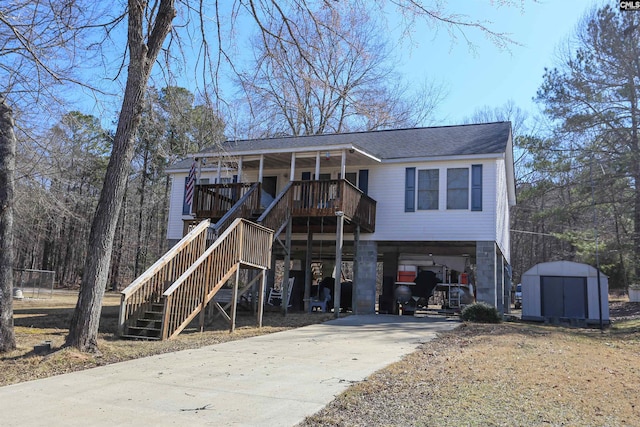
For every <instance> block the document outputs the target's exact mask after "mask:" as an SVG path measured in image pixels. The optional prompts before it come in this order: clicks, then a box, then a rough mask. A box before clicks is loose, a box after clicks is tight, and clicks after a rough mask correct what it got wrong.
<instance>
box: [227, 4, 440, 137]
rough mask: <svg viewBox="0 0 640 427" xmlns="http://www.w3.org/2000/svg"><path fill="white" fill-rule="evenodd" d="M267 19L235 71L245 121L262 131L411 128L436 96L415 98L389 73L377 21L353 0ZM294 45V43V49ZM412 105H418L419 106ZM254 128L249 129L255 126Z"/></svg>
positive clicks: (300, 132)
mask: <svg viewBox="0 0 640 427" xmlns="http://www.w3.org/2000/svg"><path fill="white" fill-rule="evenodd" d="M314 18H315V19H314V20H310V19H308V11H297V13H294V14H292V15H291V16H289V17H288V19H289V21H283V20H282V19H281V17H280V16H269V21H266V22H264V23H263V25H264V28H263V30H262V32H260V33H259V34H258V35H257V36H255V37H254V39H253V42H252V44H253V50H254V60H253V66H251V67H250V68H251V69H252V71H248V72H245V73H243V74H241V76H240V78H239V84H240V86H241V87H242V89H243V92H244V94H245V95H246V100H247V101H248V102H247V104H246V105H247V106H248V108H249V109H250V113H249V114H250V116H251V119H250V120H249V121H250V122H257V123H261V124H262V130H261V131H260V132H259V133H260V134H262V135H268V134H272V135H273V134H279V133H285V134H291V135H309V134H320V133H327V132H345V131H354V130H374V129H381V128H393V127H406V126H415V125H416V124H418V123H419V122H421V121H422V122H423V121H424V120H425V119H426V118H428V117H425V115H426V116H428V114H429V113H430V112H432V110H433V108H434V106H435V104H436V103H437V101H439V100H440V96H438V91H437V90H435V89H437V88H436V86H435V85H430V86H427V89H426V91H425V92H423V93H421V96H420V97H419V99H420V100H422V102H415V100H413V99H409V97H408V95H407V94H408V92H409V91H408V87H407V86H406V85H403V84H402V83H400V81H401V79H400V77H399V76H398V75H397V74H396V73H395V72H394V70H393V66H392V62H393V61H392V55H391V53H390V50H389V48H388V47H387V40H386V39H385V38H384V37H383V36H382V35H381V34H382V32H381V26H380V25H379V24H377V23H376V20H375V19H374V17H373V16H371V15H370V13H369V10H367V9H366V8H364V7H358V5H356V6H353V5H344V4H342V5H335V6H334V7H332V8H328V7H322V8H320V10H319V11H317V12H315V13H314ZM292 46H296V48H292ZM415 107H420V110H419V111H417V110H416V108H415ZM254 132H255V131H254Z"/></svg>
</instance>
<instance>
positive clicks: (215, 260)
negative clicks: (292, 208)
mask: <svg viewBox="0 0 640 427" xmlns="http://www.w3.org/2000/svg"><path fill="white" fill-rule="evenodd" d="M272 241H273V231H272V230H270V229H268V228H266V227H263V226H261V225H258V224H255V223H252V222H250V221H247V220H245V219H242V218H238V219H236V220H235V221H234V222H233V224H231V226H230V227H229V228H228V229H227V230H225V232H224V233H222V235H220V237H219V238H218V240H216V242H215V243H214V244H213V245H211V246H210V247H209V248H208V249H207V250H206V251H205V252H204V254H202V256H200V258H198V260H197V261H196V262H195V263H193V265H191V266H190V267H189V268H188V269H187V270H186V271H185V272H184V273H183V274H182V275H181V276H180V277H179V278H178V279H177V280H176V281H175V282H174V283H173V285H171V287H170V288H169V289H167V290H166V291H165V292H164V294H163V298H164V299H165V303H164V313H163V322H162V339H170V338H173V337H174V336H176V335H177V334H179V333H180V332H181V331H182V330H183V329H184V328H185V327H186V326H187V325H188V324H189V323H190V322H191V321H192V320H193V319H194V318H195V316H196V315H197V314H198V313H199V312H200V311H201V310H203V309H204V308H205V307H206V305H207V303H208V302H209V301H210V300H211V298H213V296H214V295H215V293H216V292H217V291H218V290H219V289H220V288H221V287H222V286H223V285H224V284H225V283H226V282H227V280H229V278H231V276H232V275H233V274H234V273H235V272H236V270H237V269H238V268H240V266H241V265H243V264H244V265H247V266H250V267H253V268H261V269H268V268H269V266H270V265H271V244H272Z"/></svg>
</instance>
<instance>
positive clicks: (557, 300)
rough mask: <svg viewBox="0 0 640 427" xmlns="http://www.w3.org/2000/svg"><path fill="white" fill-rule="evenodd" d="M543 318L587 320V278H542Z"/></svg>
mask: <svg viewBox="0 0 640 427" xmlns="http://www.w3.org/2000/svg"><path fill="white" fill-rule="evenodd" d="M540 288H541V294H542V316H544V317H567V318H573V319H586V318H587V278H586V277H560V276H541V277H540Z"/></svg>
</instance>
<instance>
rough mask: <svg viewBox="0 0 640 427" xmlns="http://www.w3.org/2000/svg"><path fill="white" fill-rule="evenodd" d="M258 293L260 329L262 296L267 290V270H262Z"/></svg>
mask: <svg viewBox="0 0 640 427" xmlns="http://www.w3.org/2000/svg"><path fill="white" fill-rule="evenodd" d="M259 287H260V291H259V292H258V328H262V315H263V314H264V294H265V291H266V288H267V270H262V280H260V286H259Z"/></svg>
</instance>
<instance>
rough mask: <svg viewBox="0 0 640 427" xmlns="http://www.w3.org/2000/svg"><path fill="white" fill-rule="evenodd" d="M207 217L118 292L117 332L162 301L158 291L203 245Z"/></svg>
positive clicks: (179, 272)
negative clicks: (118, 314)
mask: <svg viewBox="0 0 640 427" xmlns="http://www.w3.org/2000/svg"><path fill="white" fill-rule="evenodd" d="M209 225H210V221H209V220H204V221H202V222H201V223H200V224H198V225H197V226H196V227H194V228H193V229H192V230H191V231H190V232H189V233H188V234H187V235H186V236H184V237H183V238H182V240H180V241H179V242H178V243H177V244H176V245H175V246H174V247H173V248H171V249H169V251H167V253H166V254H164V255H163V256H162V257H161V258H160V259H159V260H158V261H156V262H155V263H154V264H153V265H152V266H151V267H149V268H148V269H147V271H145V272H144V273H142V275H140V277H138V278H137V279H136V280H134V281H133V282H132V283H131V284H130V285H129V286H127V287H126V288H125V289H124V290H123V291H122V292H121V293H120V294H121V297H120V319H119V324H118V332H119V333H120V335H123V334H124V333H125V328H126V327H127V326H128V323H129V321H130V320H135V319H137V316H138V314H139V313H141V312H143V311H145V310H149V309H150V308H151V306H152V305H153V304H154V303H160V302H161V301H162V293H163V292H164V291H165V289H166V288H168V287H169V286H170V285H171V283H173V282H174V281H175V280H176V279H177V278H178V277H180V276H181V275H182V273H184V272H185V271H186V270H187V269H188V268H189V267H190V266H191V265H192V264H193V263H194V262H195V261H196V260H197V259H198V258H199V257H200V255H202V254H203V253H204V251H205V249H206V247H207V246H206V242H207V235H208V233H209Z"/></svg>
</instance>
